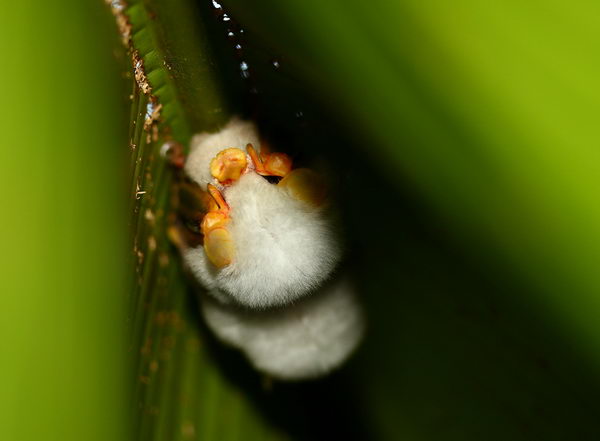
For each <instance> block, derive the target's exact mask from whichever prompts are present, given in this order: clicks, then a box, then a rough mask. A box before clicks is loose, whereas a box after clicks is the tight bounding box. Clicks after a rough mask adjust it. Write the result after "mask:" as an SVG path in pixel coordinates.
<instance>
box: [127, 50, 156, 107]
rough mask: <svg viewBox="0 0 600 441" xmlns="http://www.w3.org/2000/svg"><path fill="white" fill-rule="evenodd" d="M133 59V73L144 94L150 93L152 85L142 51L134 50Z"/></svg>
mask: <svg viewBox="0 0 600 441" xmlns="http://www.w3.org/2000/svg"><path fill="white" fill-rule="evenodd" d="M131 61H132V62H133V73H134V76H135V81H136V82H137V85H138V87H139V88H140V90H141V91H142V92H143V93H144V95H149V94H150V93H151V92H152V86H150V83H149V82H148V77H147V76H146V71H145V70H144V60H143V59H142V57H140V53H139V52H138V51H137V50H135V51H133V52H132V54H131ZM155 99H156V98H155Z"/></svg>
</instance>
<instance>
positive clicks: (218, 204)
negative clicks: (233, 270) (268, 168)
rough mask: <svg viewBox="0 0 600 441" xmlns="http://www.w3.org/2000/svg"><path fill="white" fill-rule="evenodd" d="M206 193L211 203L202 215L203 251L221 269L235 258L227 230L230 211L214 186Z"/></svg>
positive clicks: (210, 186)
mask: <svg viewBox="0 0 600 441" xmlns="http://www.w3.org/2000/svg"><path fill="white" fill-rule="evenodd" d="M231 150H233V149H231ZM208 193H209V194H210V196H211V197H212V199H213V203H212V208H211V211H209V212H208V213H206V215H204V219H203V220H202V224H201V230H202V235H203V236H204V251H205V252H206V256H207V257H208V260H210V262H211V263H212V264H213V265H214V266H216V267H217V268H223V267H225V266H227V265H229V264H230V263H231V262H232V261H233V257H234V256H235V246H234V243H233V239H232V238H231V234H230V233H229V231H228V230H227V224H228V223H229V221H230V218H229V211H230V209H229V205H227V202H226V201H225V199H224V198H223V195H222V194H221V192H220V191H219V190H218V189H217V188H216V187H215V186H214V185H211V184H208Z"/></svg>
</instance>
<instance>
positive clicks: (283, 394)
mask: <svg viewBox="0 0 600 441" xmlns="http://www.w3.org/2000/svg"><path fill="white" fill-rule="evenodd" d="M120 5H123V6H124V5H125V4H124V2H113V11H115V10H116V11H119V12H122V13H123V14H125V17H127V18H128V21H129V23H130V24H131V26H132V35H133V38H132V42H131V44H132V49H136V50H138V51H139V53H140V55H141V57H142V59H143V60H144V64H145V69H146V74H147V76H148V79H149V81H150V83H151V84H152V86H153V96H155V97H156V99H158V100H159V102H160V103H162V104H163V108H162V114H161V118H162V119H161V121H160V123H159V125H158V129H159V132H158V136H157V138H156V139H154V140H152V139H147V136H146V135H147V133H146V132H144V131H143V130H142V129H141V126H143V124H144V120H145V117H146V111H147V105H148V102H149V99H150V98H149V96H147V95H144V94H143V93H141V92H140V91H139V89H137V88H136V86H135V81H134V78H133V69H132V67H131V59H130V55H128V54H127V53H126V50H125V49H124V48H123V47H122V46H121V45H120V41H119V38H118V37H119V36H118V32H117V27H116V26H115V17H113V16H112V15H111V13H110V7H109V6H108V5H105V4H103V2H101V1H100V0H91V1H86V2H81V1H68V2H63V3H61V5H60V7H57V6H56V5H54V4H39V2H32V1H22V2H19V3H11V4H7V5H4V6H3V11H2V14H0V53H1V54H2V69H1V70H0V81H1V82H2V83H1V84H2V85H3V86H4V87H3V88H2V91H3V92H2V94H3V102H2V107H0V128H1V129H2V130H1V133H2V135H3V141H2V147H3V155H2V161H0V180H1V183H2V186H3V188H4V189H5V190H4V191H3V192H2V195H3V196H2V201H3V204H2V206H3V207H4V210H3V213H4V216H3V217H2V219H3V220H2V223H1V228H0V231H1V232H2V233H1V234H2V244H3V246H2V251H3V253H2V255H1V256H2V257H1V258H0V259H1V261H0V264H1V265H0V268H2V270H1V271H2V272H1V280H2V288H1V289H0V291H1V292H2V296H1V297H0V298H1V299H2V301H1V303H0V305H1V307H0V336H1V340H0V362H1V363H0V439H7V440H8V439H10V440H34V439H36V440H37V439H45V440H55V439H56V440H67V441H68V440H76V439H77V440H80V439H85V440H88V439H90V440H94V439H98V440H106V439H111V440H119V439H123V440H131V439H140V440H149V439H156V440H175V439H198V440H203V441H204V440H213V439H214V440H219V441H222V440H224V439H230V440H235V439H244V440H253V439H256V440H267V439H308V440H318V439H341V438H343V439H381V440H398V439H407V440H445V441H446V440H481V439H486V440H507V439H510V440H527V441H531V440H566V439H568V440H595V439H598V437H599V436H600V422H599V421H600V419H599V418H598V412H599V410H600V409H599V408H600V405H599V404H598V403H597V400H596V397H597V395H598V392H599V374H600V356H599V354H600V327H599V326H598V320H597V316H598V310H599V298H600V272H599V271H598V269H597V265H598V262H600V208H599V204H598V202H597V199H598V194H600V192H599V190H600V182H599V176H600V173H599V172H600V161H599V160H600V151H599V149H600V143H599V142H598V141H599V139H598V132H599V131H598V126H599V125H598V123H597V115H598V114H600V112H599V111H600V104H599V99H598V98H599V95H600V90H599V88H598V86H597V85H596V82H597V78H599V77H600V75H599V74H600V63H599V61H598V56H597V54H596V52H597V47H598V43H600V27H599V26H598V25H599V24H600V23H598V21H599V20H598V17H600V14H599V13H600V4H596V3H594V2H587V1H583V0H581V1H576V2H571V3H570V4H565V3H564V2H555V1H546V2H541V1H529V2H516V1H505V2H501V3H499V4H490V3H489V2H488V3H483V2H477V1H475V0H459V1H457V2H453V3H448V2H442V1H432V2H418V1H415V0H403V1H397V2H387V1H384V0H375V1H373V2H356V1H341V0H331V1H328V2H316V1H314V0H307V1H303V2H275V1H271V0H260V1H253V2H247V1H246V2H243V1H239V0H228V1H227V2H224V4H223V8H225V11H224V10H223V8H221V7H220V6H219V4H218V3H216V4H215V3H214V2H204V1H203V2H200V1H192V0H172V1H170V2H166V1H161V0H131V1H130V2H129V3H128V6H127V7H126V8H124V9H122V10H121V8H120ZM225 12H226V13H227V14H228V15H225V16H224V15H223V14H224V13H225ZM230 18H233V19H234V20H231V19H230ZM241 28H243V32H241ZM228 32H232V33H233V34H234V35H233V36H230V37H228V36H227V33H228ZM236 44H240V45H241V46H242V49H241V50H240V49H236V47H235V46H236ZM242 62H244V63H246V64H247V65H248V66H249V71H248V72H249V73H248V75H246V72H245V71H240V65H241V63H242ZM246 76H247V77H248V78H245V77H246ZM130 95H131V96H130ZM232 113H243V114H246V115H250V116H252V117H255V118H256V119H257V120H258V121H259V123H260V124H261V127H263V128H264V130H265V132H266V133H269V134H270V136H272V138H273V139H275V140H277V141H278V142H279V143H281V144H282V145H283V144H285V146H286V148H287V149H288V150H290V151H291V152H293V153H294V154H295V156H296V157H297V158H299V160H300V161H303V160H306V161H309V160H310V159H312V158H315V157H321V158H324V160H325V161H326V162H328V163H329V164H333V165H332V168H333V169H334V171H335V173H336V175H337V179H338V184H339V185H338V186H339V199H340V208H341V210H342V214H343V219H344V232H345V234H346V236H347V238H348V240H347V241H348V250H349V259H348V265H350V266H351V267H352V268H353V270H354V273H355V274H356V278H357V283H358V284H359V285H360V287H361V291H362V293H363V299H364V303H365V307H366V309H367V312H368V315H369V320H370V329H369V334H368V336H367V340H366V341H365V344H364V346H363V347H362V348H361V350H360V351H359V352H358V354H357V355H356V357H355V358H354V359H353V360H352V361H351V362H350V363H349V364H348V366H347V367H345V368H344V369H342V371H341V372H339V373H336V374H334V375H332V376H331V377H329V378H327V379H324V380H320V381H317V382H314V383H307V384H298V385H280V384H275V385H274V386H273V387H272V388H271V389H269V388H265V387H263V386H262V384H261V378H260V376H259V375H257V374H256V373H254V372H252V371H251V369H250V368H249V367H248V366H247V365H246V364H245V361H244V360H243V359H242V357H240V356H239V355H238V354H236V353H234V352H232V351H228V350H226V349H223V348H222V347H220V346H219V345H217V344H215V343H214V341H213V340H212V338H211V337H210V336H209V335H208V334H207V333H206V331H205V330H204V328H203V325H202V323H201V322H200V320H199V318H198V314H197V312H196V305H195V300H194V292H195V290H196V289H197V288H196V287H193V286H190V284H189V283H188V282H187V281H186V278H185V276H184V275H183V274H182V272H181V270H180V265H179V262H178V260H177V256H176V252H175V250H174V249H173V247H171V246H170V245H169V244H168V241H167V240H166V237H165V229H166V228H167V225H168V223H169V219H168V213H169V207H170V203H171V202H170V194H171V189H172V187H171V186H172V184H173V177H174V176H172V173H171V172H170V170H169V167H168V164H165V161H164V160H163V159H161V156H160V147H161V145H162V143H163V142H164V141H167V140H174V141H178V142H181V143H183V144H186V143H187V141H188V139H189V137H190V135H191V134H192V133H194V132H197V131H202V130H207V129H213V128H215V127H217V126H218V125H219V124H221V123H222V122H223V121H225V120H226V119H227V118H228V117H229V116H230V115H231V114H232ZM128 131H129V135H128ZM132 146H135V147H132ZM128 167H129V169H128ZM175 178H177V177H176V176H175ZM137 190H142V191H146V193H144V194H143V195H141V196H140V195H139V194H138V195H137V196H136V191H137ZM130 230H133V234H132V235H129V237H128V234H129V231H130Z"/></svg>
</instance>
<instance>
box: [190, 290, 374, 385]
mask: <svg viewBox="0 0 600 441" xmlns="http://www.w3.org/2000/svg"><path fill="white" fill-rule="evenodd" d="M202 312H203V314H204V318H205V320H206V323H207V324H208V326H209V327H210V328H211V329H212V331H213V332H214V333H215V334H216V335H217V337H218V338H219V339H221V340H222V341H223V342H225V343H227V344H230V345H232V346H234V347H236V348H239V349H241V350H242V351H243V352H244V353H245V354H246V356H247V357H248V359H249V360H250V362H251V363H252V364H253V365H254V367H256V369H258V370H260V371H262V372H265V373H267V374H269V375H271V376H273V377H275V378H279V379H282V380H300V379H309V378H315V377H318V376H321V375H323V374H326V373H328V372H330V371H331V370H333V369H335V368H337V367H338V366H340V365H341V364H342V363H343V362H344V361H345V360H346V359H347V358H348V357H349V356H350V354H351V353H352V352H353V351H354V349H355V348H356V347H357V346H358V344H359V343H360V340H361V339H362V336H363V334H364V330H365V320H364V317H363V313H362V309H361V307H360V305H359V304H358V303H357V300H356V297H355V293H354V289H353V286H352V284H351V283H350V282H349V281H348V280H347V279H345V278H338V279H336V280H335V281H330V282H329V283H328V284H326V285H324V286H323V287H322V288H321V289H320V290H319V291H317V293H315V295H312V296H309V297H307V298H305V299H302V300H301V301H299V302H298V303H296V304H294V305H291V306H288V307H286V308H285V309H270V310H266V311H257V310H248V309H243V308H239V307H236V306H234V305H223V304H222V303H220V302H218V301H216V300H213V299H211V298H209V297H206V296H205V297H204V298H203V301H202Z"/></svg>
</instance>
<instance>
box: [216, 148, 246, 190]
mask: <svg viewBox="0 0 600 441" xmlns="http://www.w3.org/2000/svg"><path fill="white" fill-rule="evenodd" d="M247 165H248V161H247V160H246V153H244V152H243V151H242V150H240V149H236V148H229V149H225V150H222V151H220V152H219V153H218V154H217V156H215V157H214V158H213V160H212V161H211V163H210V174H211V175H212V176H213V177H214V178H216V179H217V180H218V181H219V182H220V183H221V184H230V183H231V182H234V181H237V180H238V179H239V178H240V176H242V174H243V173H244V171H245V170H246V167H247Z"/></svg>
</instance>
